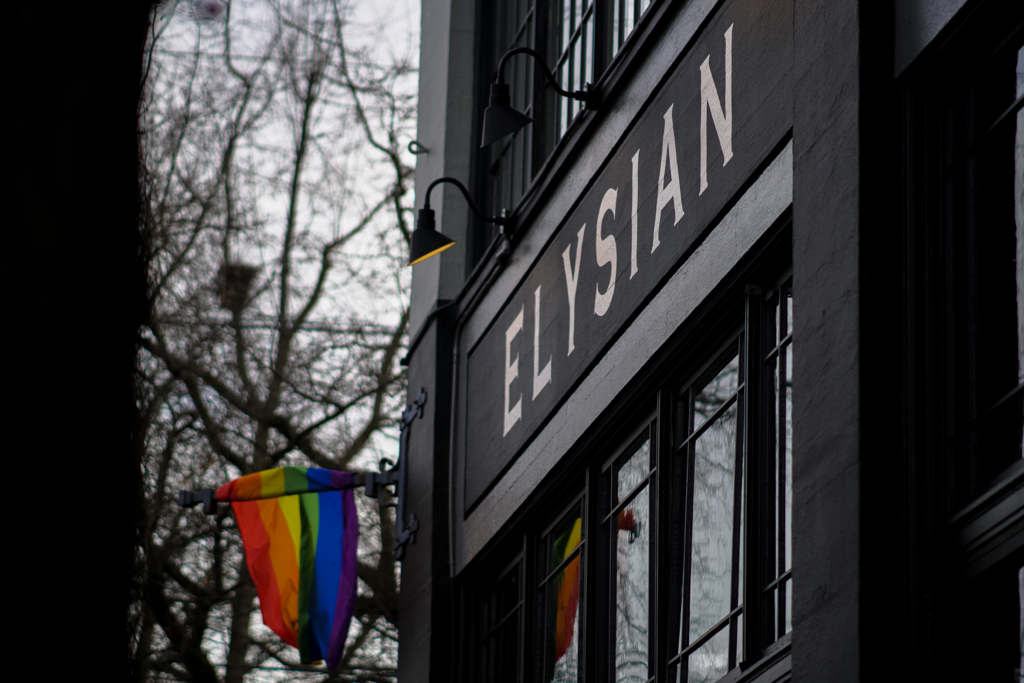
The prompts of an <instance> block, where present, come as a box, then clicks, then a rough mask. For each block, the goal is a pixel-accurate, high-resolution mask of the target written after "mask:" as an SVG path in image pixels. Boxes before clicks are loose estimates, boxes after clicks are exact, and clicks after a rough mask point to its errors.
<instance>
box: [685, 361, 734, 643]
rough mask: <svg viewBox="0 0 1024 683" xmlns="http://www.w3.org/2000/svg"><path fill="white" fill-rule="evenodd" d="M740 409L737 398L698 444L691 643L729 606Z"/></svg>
mask: <svg viewBox="0 0 1024 683" xmlns="http://www.w3.org/2000/svg"><path fill="white" fill-rule="evenodd" d="M719 377H721V375H720V376H719ZM721 386H727V382H726V383H719V381H718V380H717V379H716V380H715V382H712V384H709V385H708V387H706V388H705V389H704V391H703V392H701V396H705V395H706V394H708V392H709V390H710V389H711V387H721ZM715 398H716V399H717V398H719V397H718V396H715ZM736 412H737V411H736V403H733V404H732V405H730V406H729V407H728V408H727V409H726V410H725V412H724V413H722V414H721V416H720V417H719V418H718V419H717V420H716V421H715V422H714V423H713V424H712V425H711V426H709V427H708V428H707V430H706V431H705V432H704V433H703V434H701V436H700V437H699V438H698V439H697V443H696V445H695V448H694V451H695V458H694V468H693V531H692V534H693V542H692V554H691V564H690V623H689V637H690V641H689V642H693V640H694V639H695V638H697V637H698V636H700V635H701V634H703V633H705V632H706V631H707V630H708V629H710V628H711V627H712V626H714V625H715V624H716V623H717V622H718V621H719V620H721V619H722V618H724V617H725V616H726V615H727V614H729V611H730V597H731V586H732V561H733V497H734V493H735V477H736Z"/></svg>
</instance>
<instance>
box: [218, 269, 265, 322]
mask: <svg viewBox="0 0 1024 683" xmlns="http://www.w3.org/2000/svg"><path fill="white" fill-rule="evenodd" d="M257 270H258V269H257V268H256V267H255V266H249V265H245V264H243V263H225V264H224V265H222V266H221V267H220V271H219V272H218V273H217V293H218V294H219V295H220V305H221V308H226V309H228V310H229V311H232V312H239V311H241V310H242V309H243V308H245V305H246V303H248V301H249V285H251V284H252V280H253V278H254V277H256V272H257Z"/></svg>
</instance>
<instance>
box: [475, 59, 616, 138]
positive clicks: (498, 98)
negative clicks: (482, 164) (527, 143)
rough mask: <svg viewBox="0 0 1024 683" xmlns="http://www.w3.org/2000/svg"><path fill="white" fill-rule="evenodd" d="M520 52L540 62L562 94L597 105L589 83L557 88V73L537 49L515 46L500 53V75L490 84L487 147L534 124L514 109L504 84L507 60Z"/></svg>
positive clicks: (485, 127) (585, 105)
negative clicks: (574, 88)
mask: <svg viewBox="0 0 1024 683" xmlns="http://www.w3.org/2000/svg"><path fill="white" fill-rule="evenodd" d="M517 54H527V55H530V56H531V57H533V58H534V59H536V60H537V61H538V62H540V65H541V67H542V69H543V71H544V74H545V75H547V77H548V83H550V84H551V87H552V88H554V90H555V92H557V93H558V94H559V95H561V96H562V97H569V98H572V99H574V100H580V101H581V102H583V105H584V107H585V108H587V109H596V108H597V98H596V93H595V92H594V91H592V90H590V84H589V83H588V84H586V85H585V86H584V89H583V90H580V91H576V92H570V91H568V90H562V89H561V88H560V87H558V83H557V82H556V81H555V75H554V74H553V73H551V69H549V68H548V65H547V63H545V61H544V58H543V57H541V56H540V54H539V53H538V52H536V51H535V50H531V49H530V48H528V47H514V48H512V49H511V50H509V51H508V52H506V53H505V54H504V55H502V56H501V60H500V61H499V62H498V77H497V78H496V79H495V81H494V83H492V84H491V97H490V100H489V101H488V103H487V105H488V106H487V109H485V110H484V126H483V128H484V130H483V136H482V138H481V142H480V146H481V147H486V146H487V145H490V144H491V143H494V142H497V141H498V140H501V139H502V138H505V137H508V136H509V135H512V133H515V132H516V131H517V130H519V129H520V128H525V127H526V126H527V124H529V123H532V122H533V119H531V118H530V117H529V116H527V115H526V114H523V113H520V112H518V111H516V110H515V109H513V108H512V97H511V95H510V94H509V87H508V84H507V83H505V76H504V72H503V70H504V68H505V61H506V60H507V59H508V58H509V57H511V56H513V55H517Z"/></svg>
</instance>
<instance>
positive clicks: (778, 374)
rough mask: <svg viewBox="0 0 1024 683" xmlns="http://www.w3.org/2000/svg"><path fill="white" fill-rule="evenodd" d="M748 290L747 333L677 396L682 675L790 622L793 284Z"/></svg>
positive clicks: (701, 674) (703, 671)
mask: <svg viewBox="0 0 1024 683" xmlns="http://www.w3.org/2000/svg"><path fill="white" fill-rule="evenodd" d="M746 296H747V301H746V316H745V325H744V329H743V330H742V331H741V332H740V333H739V334H737V335H736V336H735V337H734V338H732V339H731V340H730V341H729V342H727V344H726V345H725V347H724V349H723V350H722V351H721V352H720V354H719V355H717V356H715V357H714V360H713V361H711V362H710V363H708V364H707V365H706V366H705V367H703V368H702V369H700V370H699V371H698V372H697V373H695V374H694V377H693V379H692V380H691V381H689V382H686V383H685V384H684V385H683V387H682V390H681V391H680V392H679V394H678V395H677V401H678V410H677V420H678V428H677V430H676V433H677V434H678V435H679V438H678V443H677V445H676V448H675V455H674V459H675V468H674V477H675V481H674V487H673V488H674V489H675V491H676V492H677V494H676V495H677V498H676V500H675V505H674V506H673V512H672V524H673V525H674V526H677V528H680V529H683V530H684V531H683V533H684V538H683V542H682V543H681V544H678V545H677V546H676V547H675V548H674V555H675V556H674V558H673V559H674V562H673V564H674V567H675V568H676V571H675V574H676V575H678V576H679V577H680V580H679V587H678V593H676V595H677V596H678V597H676V598H675V599H674V600H673V604H674V606H675V611H674V612H673V616H672V617H671V619H672V628H673V629H676V628H677V629H678V635H676V634H673V635H672V637H671V641H670V643H671V644H670V648H672V650H671V653H670V654H671V655H672V656H671V657H670V659H669V664H670V666H671V667H672V668H673V669H674V668H676V667H678V669H679V678H678V679H677V680H679V681H681V682H682V681H702V682H703V681H715V680H718V679H719V678H721V677H722V676H724V675H725V674H726V673H727V672H728V671H729V670H730V669H733V668H735V667H736V666H737V665H738V664H739V663H740V662H742V661H745V660H751V661H752V660H756V659H758V658H759V657H760V654H761V652H762V650H763V649H764V648H765V647H766V646H767V645H769V644H770V643H772V642H774V641H775V640H777V639H778V638H780V637H782V636H783V635H785V634H786V633H788V632H789V631H790V628H791V626H790V623H791V615H792V607H791V605H792V600H791V595H792V590H791V583H792V555H791V552H790V546H791V537H792V525H791V521H790V519H791V515H790V510H791V508H792V490H793V484H792V482H793V474H792V473H793V461H792V424H791V422H792V374H791V373H792V341H793V336H792V328H791V327H790V321H791V320H792V315H793V307H792V301H793V299H792V289H791V285H790V283H789V282H788V281H787V282H785V283H784V284H783V285H782V286H780V287H777V288H776V289H775V290H774V291H772V292H770V293H769V294H768V295H767V297H765V296H763V295H762V292H761V289H760V288H758V287H748V288H747V295H746ZM747 505H750V506H751V509H749V510H748V509H747V507H746V506H747ZM747 557H752V558H754V561H752V562H748V561H747V560H746V558H747ZM744 620H746V622H747V623H746V624H745V623H744ZM677 623H678V627H677V626H676V624H677ZM670 678H672V675H671V674H670Z"/></svg>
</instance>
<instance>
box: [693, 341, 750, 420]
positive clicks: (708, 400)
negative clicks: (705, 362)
mask: <svg viewBox="0 0 1024 683" xmlns="http://www.w3.org/2000/svg"><path fill="white" fill-rule="evenodd" d="M739 381H740V359H739V356H734V357H733V359H732V360H731V361H729V364H728V365H726V366H725V367H724V368H722V371H721V372H719V373H718V376H716V377H715V378H714V379H713V380H711V381H710V382H708V383H707V385H706V386H705V387H704V388H703V389H701V391H700V393H698V394H697V397H696V398H695V399H694V401H693V429H694V431H696V430H698V429H700V426H701V425H702V424H704V423H705V422H707V421H708V419H710V418H711V416H712V415H714V413H715V411H716V410H718V409H719V408H721V407H722V406H723V405H725V402H726V401H728V400H729V397H730V396H732V395H733V394H735V393H736V388H737V387H738V386H739Z"/></svg>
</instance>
